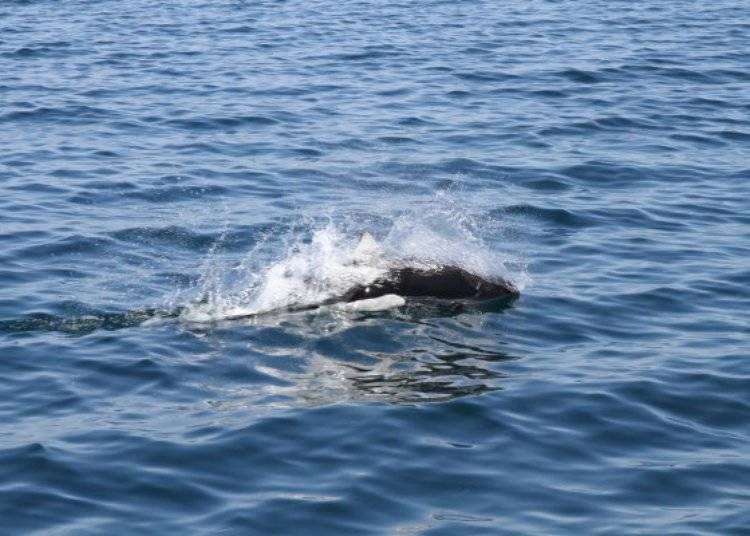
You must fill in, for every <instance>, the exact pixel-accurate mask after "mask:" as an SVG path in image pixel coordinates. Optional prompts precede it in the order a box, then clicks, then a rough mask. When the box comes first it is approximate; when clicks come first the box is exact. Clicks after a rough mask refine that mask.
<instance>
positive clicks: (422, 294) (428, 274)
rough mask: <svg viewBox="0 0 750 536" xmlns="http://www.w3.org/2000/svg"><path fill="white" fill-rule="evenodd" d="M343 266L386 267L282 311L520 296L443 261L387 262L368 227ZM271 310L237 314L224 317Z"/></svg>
mask: <svg viewBox="0 0 750 536" xmlns="http://www.w3.org/2000/svg"><path fill="white" fill-rule="evenodd" d="M388 264H390V266H388ZM346 265H347V266H350V267H357V266H364V267H383V268H384V270H383V273H382V275H380V276H378V277H377V278H375V279H374V280H372V281H370V282H368V283H366V284H353V286H352V287H351V288H349V289H347V290H344V291H343V292H341V293H337V294H336V295H334V296H332V297H328V298H327V299H324V300H321V301H320V302H317V303H307V304H290V305H289V306H287V307H284V308H283V310H285V311H286V312H302V311H311V310H316V309H320V308H323V307H333V308H334V309H341V310H356V311H379V310H383V309H390V308H392V307H399V306H401V305H404V304H406V303H408V302H417V303H423V304H426V303H429V302H434V303H435V304H441V303H442V304H455V305H461V304H468V303H477V302H483V301H490V300H493V301H494V300H503V301H507V302H511V301H513V300H515V299H516V298H518V296H519V291H518V289H517V288H516V287H515V286H514V285H513V284H512V283H511V282H509V281H507V280H505V279H502V278H499V277H495V278H490V277H483V276H480V275H478V274H475V273H472V272H469V271H467V270H466V269H464V268H461V267H459V266H454V265H450V264H444V265H438V266H435V267H424V265H423V264H422V263H420V262H418V261H414V262H409V259H399V260H398V261H397V262H396V263H395V264H393V263H390V262H388V261H386V260H385V258H384V252H383V250H382V247H381V246H380V244H379V243H378V242H377V241H376V240H375V238H374V237H373V236H372V235H371V234H370V233H367V232H366V233H364V234H363V235H362V237H361V238H360V240H359V242H358V244H357V246H356V247H355V248H354V249H353V251H352V254H351V258H350V259H349V261H347V263H346ZM276 312H278V311H276ZM271 313H272V312H271V311H269V312H263V313H240V314H237V315H231V316H228V317H225V318H224V319H225V320H233V319H241V318H247V317H255V316H263V315H265V314H271Z"/></svg>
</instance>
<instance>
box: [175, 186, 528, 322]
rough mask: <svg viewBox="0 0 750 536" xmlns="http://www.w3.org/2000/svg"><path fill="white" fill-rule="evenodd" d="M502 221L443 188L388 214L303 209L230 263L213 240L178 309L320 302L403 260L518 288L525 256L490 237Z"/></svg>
mask: <svg viewBox="0 0 750 536" xmlns="http://www.w3.org/2000/svg"><path fill="white" fill-rule="evenodd" d="M502 225H503V224H502V222H499V221H497V220H496V219H488V218H487V217H486V215H483V214H472V213H471V212H469V211H468V210H466V209H465V208H463V207H462V206H461V205H460V203H458V202H457V200H456V196H455V195H452V194H450V193H447V192H441V193H440V194H438V195H436V196H435V197H434V198H433V199H431V200H429V201H427V202H422V203H415V204H414V205H413V207H412V208H410V209H409V210H402V211H398V212H395V213H393V214H391V215H390V216H380V217H377V218H374V217H372V216H371V215H368V214H361V213H353V212H340V213H332V214H328V215H326V216H325V217H304V218H301V219H300V221H299V222H298V223H297V224H295V225H291V226H287V227H281V226H280V228H279V229H278V232H277V233H273V232H269V233H267V234H266V235H265V236H263V237H261V239H260V240H259V241H258V243H257V244H256V246H255V247H254V248H253V250H252V251H250V252H249V253H248V254H247V255H246V256H245V257H244V258H242V259H241V260H240V261H239V262H237V261H236V260H235V262H234V265H233V266H232V265H230V264H229V263H230V262H231V261H230V260H228V259H226V258H224V257H223V256H222V255H221V254H220V248H212V250H211V251H210V252H209V255H208V257H207V260H206V264H205V268H204V271H203V277H202V279H201V283H200V285H199V298H200V299H199V300H197V301H196V300H193V302H192V303H191V304H190V305H188V306H187V307H186V308H185V309H184V311H183V313H182V318H183V319H184V320H186V321H189V322H209V321H216V320H222V319H226V318H231V317H237V316H245V315H247V316H250V315H262V314H265V313H270V312H274V311H283V310H289V309H300V308H305V307H309V306H315V305H319V304H325V303H326V302H329V301H330V300H333V299H335V298H336V297H338V296H341V295H343V294H344V293H345V292H346V291H347V290H349V289H351V288H352V287H354V286H357V285H366V284H369V283H371V282H373V281H374V280H376V279H377V278H379V277H382V276H383V275H385V274H386V272H387V271H388V270H389V269H392V268H397V267H401V266H407V265H408V266H417V267H421V268H435V267H438V266H440V265H446V264H448V265H454V266H458V267H461V268H463V269H465V270H467V271H469V272H472V273H475V274H477V275H480V276H482V277H486V278H503V279H505V280H507V281H509V282H511V283H512V284H513V285H514V286H516V288H518V289H523V288H524V287H525V285H526V284H527V282H528V281H529V278H528V275H527V272H526V269H525V263H524V262H523V261H522V259H521V258H520V257H519V256H518V255H516V254H514V253H513V252H511V251H509V249H508V248H507V247H505V248H503V247H499V246H498V245H497V236H496V235H498V233H500V230H501V229H502ZM385 301H387V302H388V305H387V306H393V305H394V304H395V303H396V302H395V301H394V300H385ZM384 303H385V302H384ZM349 309H351V308H349ZM342 310H344V309H342Z"/></svg>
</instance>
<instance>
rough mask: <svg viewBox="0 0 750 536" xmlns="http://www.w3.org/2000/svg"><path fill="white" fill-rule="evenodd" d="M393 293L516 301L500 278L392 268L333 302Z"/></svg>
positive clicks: (456, 269)
mask: <svg viewBox="0 0 750 536" xmlns="http://www.w3.org/2000/svg"><path fill="white" fill-rule="evenodd" d="M387 294H395V295H397V296H401V297H403V298H432V299H437V300H465V301H483V300H493V299H498V298H508V299H513V298H517V297H518V295H519V293H518V290H517V289H516V288H515V287H514V286H513V285H512V284H511V283H509V282H508V281H505V280H503V279H499V278H498V279H486V278H483V277H480V276H478V275H476V274H473V273H471V272H468V271H466V270H464V269H463V268H459V267H457V266H439V267H437V268H433V269H426V268H416V267H410V266H406V267H403V268H393V269H391V270H389V271H388V273H387V274H386V275H385V276H383V277H380V278H378V279H376V280H375V281H373V282H372V283H370V284H368V285H358V286H355V287H354V288H352V289H350V290H349V291H347V292H346V293H345V294H344V295H343V296H341V297H340V298H338V299H337V300H336V301H344V302H354V301H358V300H367V299H373V298H379V297H381V296H385V295H387Z"/></svg>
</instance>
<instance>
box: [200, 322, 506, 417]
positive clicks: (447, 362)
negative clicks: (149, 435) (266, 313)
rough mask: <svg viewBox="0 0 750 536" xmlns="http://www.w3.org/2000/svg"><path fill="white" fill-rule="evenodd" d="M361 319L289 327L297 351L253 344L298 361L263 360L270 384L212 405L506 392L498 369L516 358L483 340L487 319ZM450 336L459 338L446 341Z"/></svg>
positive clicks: (431, 398)
mask: <svg viewBox="0 0 750 536" xmlns="http://www.w3.org/2000/svg"><path fill="white" fill-rule="evenodd" d="M363 316H364V318H362V317H359V318H356V319H353V318H351V317H350V318H348V319H347V322H346V323H345V324H341V323H340V324H338V325H337V329H334V328H333V323H332V319H331V318H328V319H327V320H326V321H325V326H326V327H327V328H328V329H327V332H325V333H326V334H325V335H323V336H321V333H324V331H322V330H320V331H319V330H317V329H311V328H313V326H317V327H318V328H320V325H319V324H315V323H312V324H307V325H306V326H305V327H306V329H300V325H299V324H298V325H296V326H295V328H296V329H293V328H292V327H291V326H290V325H289V324H287V325H285V326H284V328H283V329H284V331H286V332H287V333H292V332H295V334H296V336H298V337H299V338H300V339H299V340H300V341H301V342H300V344H299V345H298V346H297V347H290V346H284V347H281V348H279V347H276V348H275V349H269V348H266V347H263V346H262V345H260V346H259V345H258V344H257V343H251V344H250V345H249V346H248V349H250V350H252V351H258V350H259V351H260V352H262V353H263V354H265V355H266V356H268V355H270V354H272V353H273V354H276V355H277V356H285V357H287V358H288V357H289V356H294V359H293V364H290V360H289V359H283V358H279V359H277V360H268V359H266V360H265V361H264V362H263V363H262V364H257V365H256V366H255V369H256V370H257V371H258V372H260V373H262V374H264V375H266V376H267V377H268V381H264V382H261V384H260V385H256V386H252V387H250V386H244V387H243V388H242V389H240V390H233V391H231V392H226V391H225V392H224V393H223V394H224V395H225V397H226V398H224V399H223V400H214V401H212V405H213V406H214V407H224V408H226V407H232V408H237V407H239V406H247V407H257V406H258V405H268V406H274V407H288V406H319V405H328V404H335V403H341V402H355V401H357V402H362V401H373V402H386V403H395V404H402V403H416V402H441V401H446V400H450V399H453V398H458V397H462V396H467V395H477V394H481V393H484V392H488V391H495V390H500V389H502V388H503V381H504V380H505V379H506V378H507V375H506V374H505V373H504V372H503V371H502V370H501V366H502V363H503V362H506V361H508V360H510V359H514V357H513V356H511V355H509V354H508V353H506V352H505V351H503V349H502V342H499V341H490V340H483V339H482V327H483V323H484V321H485V320H484V317H483V315H481V314H480V315H477V314H473V315H461V316H458V315H456V316H454V317H444V318H429V319H425V318H422V319H420V318H413V317H412V318H408V319H404V317H403V313H391V314H390V315H389V318H384V316H385V315H382V314H381V315H380V316H379V317H373V315H371V314H368V315H363ZM318 320H319V321H320V322H323V320H322V319H320V318H318ZM451 327H452V329H446V328H451ZM446 333H449V334H450V335H451V336H452V337H453V338H454V340H453V341H451V340H448V339H447V338H445V334H446ZM438 334H440V335H442V336H438ZM321 339H322V342H321ZM477 339H478V340H482V341H483V343H482V346H479V345H477V344H476V343H474V344H467V343H465V342H463V341H464V340H467V341H468V340H472V342H474V341H475V340H477ZM483 346H485V347H483ZM225 350H226V349H225Z"/></svg>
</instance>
